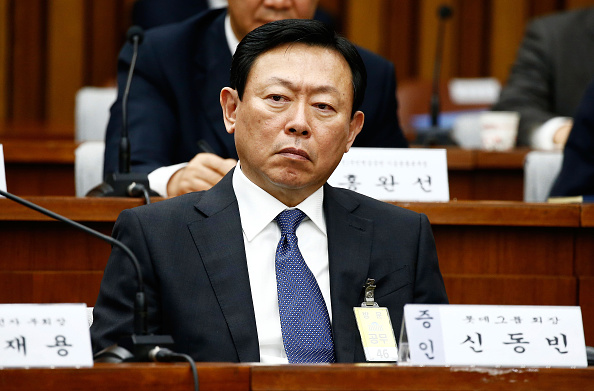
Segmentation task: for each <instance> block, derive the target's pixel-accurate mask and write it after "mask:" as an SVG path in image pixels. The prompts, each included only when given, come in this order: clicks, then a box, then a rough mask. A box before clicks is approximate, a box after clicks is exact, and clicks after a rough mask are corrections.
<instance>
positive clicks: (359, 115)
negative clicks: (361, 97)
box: [344, 111, 365, 153]
mask: <svg viewBox="0 0 594 391" xmlns="http://www.w3.org/2000/svg"><path fill="white" fill-rule="evenodd" d="M363 122H365V114H363V112H362V111H357V112H355V115H354V116H353V119H351V122H350V124H349V138H348V139H347V144H346V150H345V151H344V152H345V153H346V152H348V151H349V149H351V145H353V142H355V137H357V135H358V134H359V132H361V129H363Z"/></svg>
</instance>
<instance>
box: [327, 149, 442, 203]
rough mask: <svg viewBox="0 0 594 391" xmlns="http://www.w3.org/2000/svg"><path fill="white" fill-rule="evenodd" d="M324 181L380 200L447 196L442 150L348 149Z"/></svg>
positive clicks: (440, 199)
mask: <svg viewBox="0 0 594 391" xmlns="http://www.w3.org/2000/svg"><path fill="white" fill-rule="evenodd" d="M328 183H329V184H330V185H332V186H335V187H342V188H346V189H350V190H354V191H356V192H358V193H361V194H365V195H367V196H369V197H373V198H375V199H378V200H381V201H411V202H415V201H418V202H434V201H438V202H447V201H449V199H450V190H449V184H448V167H447V156H446V150H445V149H434V148H427V149H425V148H351V149H350V150H349V152H347V153H346V154H345V155H344V156H343V158H342V160H341V162H340V164H339V165H338V167H336V170H334V173H333V174H332V176H331V177H330V178H329V179H328Z"/></svg>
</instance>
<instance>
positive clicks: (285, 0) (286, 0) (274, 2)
mask: <svg viewBox="0 0 594 391" xmlns="http://www.w3.org/2000/svg"><path fill="white" fill-rule="evenodd" d="M292 1H293V0H264V6H266V7H270V8H276V9H287V8H289V7H290V6H291V2H292Z"/></svg>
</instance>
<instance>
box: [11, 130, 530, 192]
mask: <svg viewBox="0 0 594 391" xmlns="http://www.w3.org/2000/svg"><path fill="white" fill-rule="evenodd" d="M0 144H3V145H4V157H5V165H6V181H7V187H8V190H9V191H10V192H12V193H14V194H18V195H21V196H43V195H47V196H74V194H75V187H74V150H75V149H76V147H77V143H75V142H74V141H72V140H35V139H14V138H0ZM528 151H529V150H528V149H517V150H513V151H509V152H486V151H476V150H466V149H461V148H448V149H447V158H448V167H449V169H448V175H449V182H450V183H449V184H450V198H451V199H453V200H455V199H458V200H506V201H521V200H523V191H524V157H525V156H526V154H527V153H528Z"/></svg>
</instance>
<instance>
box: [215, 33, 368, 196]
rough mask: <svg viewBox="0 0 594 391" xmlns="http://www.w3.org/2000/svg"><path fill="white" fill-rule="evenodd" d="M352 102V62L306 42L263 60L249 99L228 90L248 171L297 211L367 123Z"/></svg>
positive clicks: (229, 119)
mask: <svg viewBox="0 0 594 391" xmlns="http://www.w3.org/2000/svg"><path fill="white" fill-rule="evenodd" d="M352 103H353V86H352V76H351V70H350V68H349V65H348V63H347V62H346V60H345V59H344V58H343V57H342V56H341V55H340V54H339V53H337V52H335V51H333V50H330V49H326V48H322V47H319V46H308V45H306V44H300V43H297V44H293V45H290V46H289V45H283V46H279V47H277V48H275V49H272V50H270V51H268V52H266V53H264V54H262V55H261V56H260V57H258V59H257V60H256V61H255V62H254V64H253V66H252V69H251V71H250V73H249V74H248V78H247V82H246V86H245V90H244V95H243V99H242V100H241V101H240V100H239V97H238V96H237V92H236V91H235V90H233V89H231V88H225V89H223V91H222V92H221V104H222V106H223V112H224V117H225V125H226V127H227V131H228V132H229V133H234V134H235V146H236V148H237V154H238V155H239V159H240V161H241V168H242V171H243V172H244V174H245V175H246V176H247V177H248V178H249V179H250V180H251V181H252V182H254V183H255V184H256V185H258V186H259V187H261V188H262V189H264V190H265V191H267V192H268V193H270V194H271V195H273V196H274V197H276V198H277V199H279V200H280V201H281V202H283V203H285V204H286V205H289V206H294V205H297V204H298V203H299V202H301V201H303V200H304V199H305V198H307V197H308V196H309V195H311V194H312V193H313V192H314V191H316V190H317V189H318V188H319V187H321V186H322V185H323V184H324V183H325V182H326V180H327V179H328V178H329V177H330V175H331V174H332V172H333V171H334V169H335V168H336V166H337V165H338V163H339V162H340V160H341V158H342V155H343V154H344V153H345V152H347V151H348V150H349V148H350V147H351V145H352V143H353V141H354V140H355V137H356V136H357V134H358V133H359V131H360V130H361V127H362V126H363V113H362V112H360V111H357V112H356V113H355V114H354V116H353V117H352V118H351V110H352Z"/></svg>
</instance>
